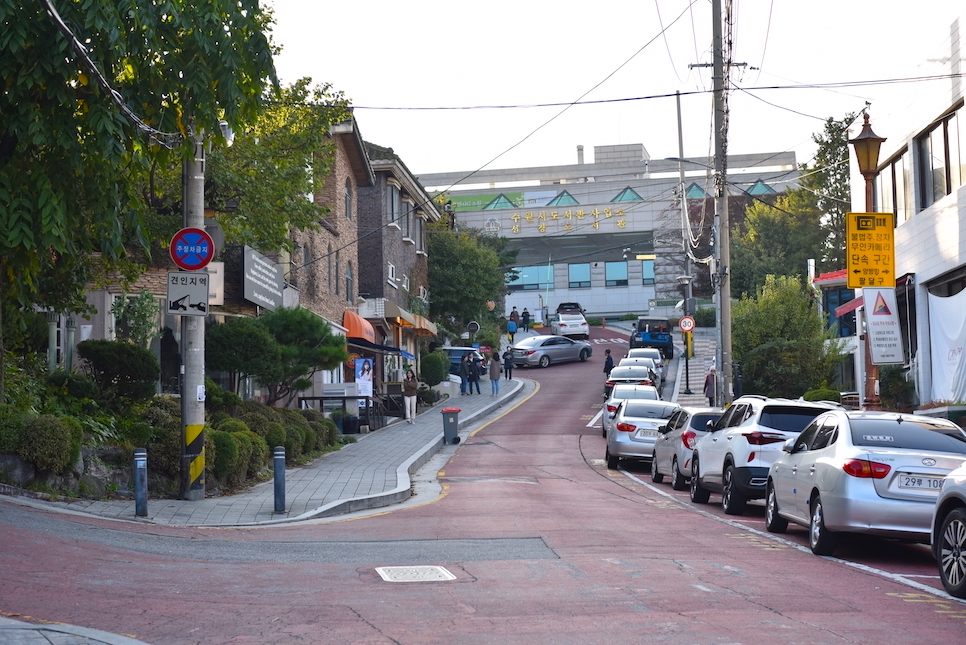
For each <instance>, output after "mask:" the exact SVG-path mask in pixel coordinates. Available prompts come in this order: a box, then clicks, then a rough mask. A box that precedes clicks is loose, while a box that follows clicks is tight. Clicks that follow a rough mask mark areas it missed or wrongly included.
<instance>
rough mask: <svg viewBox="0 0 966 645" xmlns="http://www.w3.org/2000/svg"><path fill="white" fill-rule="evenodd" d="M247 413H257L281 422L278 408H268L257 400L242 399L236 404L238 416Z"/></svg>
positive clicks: (270, 419) (269, 419)
mask: <svg viewBox="0 0 966 645" xmlns="http://www.w3.org/2000/svg"><path fill="white" fill-rule="evenodd" d="M247 414H257V415H259V416H261V417H264V418H265V419H266V420H268V421H277V422H278V423H281V422H282V417H281V416H280V415H279V414H278V408H270V407H269V406H267V405H265V404H264V403H259V402H258V401H242V402H241V403H240V404H239V405H238V416H239V417H241V416H244V415H247Z"/></svg>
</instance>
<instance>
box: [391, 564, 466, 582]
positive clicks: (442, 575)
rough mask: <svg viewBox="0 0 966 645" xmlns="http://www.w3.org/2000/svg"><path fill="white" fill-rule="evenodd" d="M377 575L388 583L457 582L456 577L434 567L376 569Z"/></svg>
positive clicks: (441, 568)
mask: <svg viewBox="0 0 966 645" xmlns="http://www.w3.org/2000/svg"><path fill="white" fill-rule="evenodd" d="M376 573H378V574H379V575H380V576H382V579H383V580H385V581H386V582H435V581H440V580H456V576H454V575H453V574H452V573H450V572H449V571H447V570H446V569H444V568H443V567H437V566H434V565H427V566H418V567H376Z"/></svg>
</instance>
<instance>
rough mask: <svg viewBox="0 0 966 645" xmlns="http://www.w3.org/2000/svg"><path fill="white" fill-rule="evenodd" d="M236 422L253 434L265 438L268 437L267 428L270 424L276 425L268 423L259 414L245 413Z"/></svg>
mask: <svg viewBox="0 0 966 645" xmlns="http://www.w3.org/2000/svg"><path fill="white" fill-rule="evenodd" d="M238 420H239V421H241V422H242V423H244V424H245V425H246V426H248V429H249V430H251V431H252V432H254V433H255V434H257V435H259V436H261V437H266V436H268V427H269V425H270V424H271V423H277V422H273V421H269V420H268V419H266V418H265V417H263V416H262V415H260V414H252V413H246V414H243V415H241V416H240V417H238Z"/></svg>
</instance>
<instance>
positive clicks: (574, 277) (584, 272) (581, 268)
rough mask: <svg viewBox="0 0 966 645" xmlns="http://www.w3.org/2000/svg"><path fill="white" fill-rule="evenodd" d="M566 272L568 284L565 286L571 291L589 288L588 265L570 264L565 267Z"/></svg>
mask: <svg viewBox="0 0 966 645" xmlns="http://www.w3.org/2000/svg"><path fill="white" fill-rule="evenodd" d="M567 272H568V274H569V275H568V282H567V285H568V286H569V287H570V288H571V289H589V288H590V263H589V262H588V263H586V264H570V265H568V267H567Z"/></svg>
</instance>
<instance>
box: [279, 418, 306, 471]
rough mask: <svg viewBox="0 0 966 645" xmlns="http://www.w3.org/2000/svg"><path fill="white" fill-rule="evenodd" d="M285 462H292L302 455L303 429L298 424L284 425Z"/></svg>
mask: <svg viewBox="0 0 966 645" xmlns="http://www.w3.org/2000/svg"><path fill="white" fill-rule="evenodd" d="M284 445H285V463H294V462H295V461H297V460H298V459H299V457H301V456H302V446H304V445H305V431H304V430H302V428H299V427H298V426H285V444H284Z"/></svg>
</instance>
